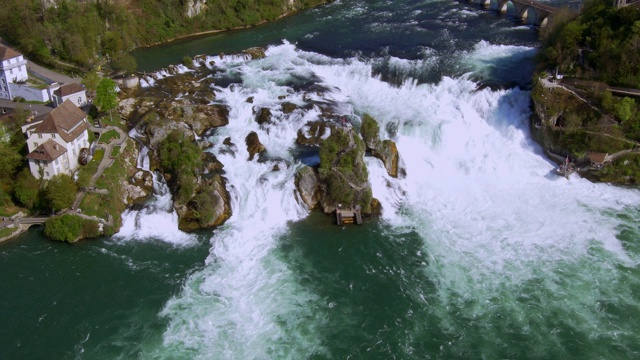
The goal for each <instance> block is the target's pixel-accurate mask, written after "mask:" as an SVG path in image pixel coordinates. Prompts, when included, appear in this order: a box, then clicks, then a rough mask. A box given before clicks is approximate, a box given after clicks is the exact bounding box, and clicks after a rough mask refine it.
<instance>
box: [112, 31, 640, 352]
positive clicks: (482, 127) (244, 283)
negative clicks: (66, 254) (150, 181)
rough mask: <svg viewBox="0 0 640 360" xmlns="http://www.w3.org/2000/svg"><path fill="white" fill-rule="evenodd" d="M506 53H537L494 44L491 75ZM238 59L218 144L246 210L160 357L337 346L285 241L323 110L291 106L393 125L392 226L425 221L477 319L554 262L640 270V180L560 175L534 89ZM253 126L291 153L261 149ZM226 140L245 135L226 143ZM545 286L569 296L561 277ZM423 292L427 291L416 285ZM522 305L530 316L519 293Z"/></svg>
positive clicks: (292, 54)
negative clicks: (629, 210)
mask: <svg viewBox="0 0 640 360" xmlns="http://www.w3.org/2000/svg"><path fill="white" fill-rule="evenodd" d="M505 51H506V52H508V53H509V54H511V55H513V54H514V53H516V54H517V53H518V52H530V51H531V50H530V49H528V48H519V47H509V48H505V47H501V46H493V45H488V44H486V43H483V44H479V46H477V47H476V52H475V53H474V54H471V59H476V60H474V61H475V63H474V64H475V65H474V66H477V69H478V70H479V71H482V69H484V68H485V67H486V66H487V63H489V62H491V61H492V59H495V58H502V57H507V55H505ZM517 57H518V56H516V58H517ZM477 59H481V60H477ZM238 61H239V62H238V63H233V62H227V63H225V64H223V65H224V66H226V67H227V71H229V72H235V73H239V74H240V76H241V79H242V84H241V85H234V86H231V87H228V88H220V89H217V90H218V96H217V99H218V100H219V101H221V102H223V103H225V104H227V105H229V107H230V109H231V110H230V115H229V120H230V121H229V125H228V126H225V127H222V128H219V129H217V131H216V133H215V135H214V136H213V137H212V138H211V139H210V140H211V141H212V143H214V144H215V146H214V149H213V150H212V151H213V152H214V153H215V154H216V156H217V157H218V159H219V160H220V161H221V162H222V163H223V164H225V171H226V174H225V176H226V178H227V180H228V184H229V185H228V187H229V190H230V193H231V196H232V209H233V216H232V218H231V219H230V220H229V221H228V222H227V224H226V225H225V226H224V227H223V228H221V229H219V230H217V231H216V232H215V233H214V235H213V237H212V239H211V250H210V256H209V257H208V259H207V261H206V266H205V267H204V268H203V269H202V270H199V271H197V272H196V273H194V274H192V275H191V276H190V277H189V278H188V280H187V281H186V283H185V285H184V287H183V288H182V291H181V293H180V294H178V295H177V296H176V297H174V298H173V299H171V300H170V301H169V302H168V303H167V304H166V306H165V308H164V309H163V311H162V313H161V314H162V316H165V317H166V318H167V320H168V324H169V325H168V328H167V330H166V332H165V334H164V344H163V347H162V348H160V349H151V350H149V353H148V355H149V356H150V357H153V358H174V357H180V356H188V357H190V358H201V359H206V358H238V359H262V358H291V359H294V358H295V359H298V358H305V357H307V356H309V355H311V354H322V353H323V352H325V351H326V350H325V349H324V344H323V339H321V338H319V337H318V336H315V335H314V334H315V333H316V331H315V330H316V329H319V328H321V327H322V326H326V325H327V324H326V323H325V321H326V319H325V317H324V315H323V314H325V311H326V308H327V304H324V299H322V298H321V296H320V295H319V294H316V293H314V292H313V291H312V289H310V288H309V287H304V286H302V285H301V284H299V283H298V282H296V281H295V277H294V276H293V275H294V274H293V273H292V272H291V270H290V269H289V268H288V266H287V264H286V263H285V262H283V261H282V260H281V259H280V258H279V257H278V256H276V255H275V251H274V249H275V248H276V246H277V241H278V238H279V237H280V236H283V234H286V231H287V222H289V221H295V220H299V219H301V218H303V217H305V216H306V214H307V212H306V210H305V209H304V207H302V206H301V205H300V204H298V203H297V202H296V199H295V196H294V183H293V177H294V174H295V172H296V170H297V169H298V168H299V166H300V164H299V163H298V162H297V161H296V159H295V158H294V157H293V156H292V155H291V151H290V150H291V148H292V147H293V144H294V140H295V137H296V132H297V130H298V129H299V128H301V127H303V126H304V124H305V123H306V122H307V121H310V120H315V119H317V117H318V116H319V114H320V112H319V110H318V109H317V108H313V109H311V110H301V109H298V110H296V111H295V112H293V113H292V114H283V113H282V112H281V111H280V110H279V109H280V107H279V105H278V104H279V103H280V102H282V101H289V102H293V103H296V104H300V105H302V104H304V103H305V102H307V101H310V100H313V101H317V102H322V103H325V104H331V106H332V107H333V109H334V112H335V113H336V114H339V115H351V116H352V118H357V117H358V116H360V115H361V114H363V113H369V114H371V115H372V116H373V117H374V118H376V119H377V120H378V121H379V122H380V125H381V126H380V127H381V129H382V131H381V136H382V137H383V138H390V139H392V140H394V141H396V143H397V146H398V149H399V152H400V154H401V157H402V167H403V168H404V169H405V170H406V176H402V177H401V178H400V179H393V178H390V177H389V176H388V175H387V174H386V172H385V170H384V168H383V167H382V165H381V164H380V163H379V162H378V161H377V160H375V159H367V165H368V168H369V172H370V181H371V183H372V186H373V191H374V197H377V198H378V199H379V200H380V201H381V203H382V205H383V207H384V213H383V221H385V222H386V223H388V224H389V226H390V227H391V228H392V229H397V231H398V232H399V233H401V232H403V231H406V229H414V230H415V231H416V232H417V233H418V234H419V235H420V236H421V238H422V239H423V241H424V245H423V250H424V251H425V252H426V253H427V254H428V259H430V263H429V264H428V265H427V266H425V269H424V271H425V274H426V276H427V277H428V278H429V279H431V280H432V281H433V282H434V283H437V284H438V295H439V297H440V299H441V300H442V304H449V303H452V304H462V303H465V301H469V300H472V301H473V303H474V304H476V305H474V306H472V307H471V308H470V309H469V310H468V311H469V312H470V314H471V315H470V316H472V317H473V316H476V315H478V314H480V315H481V314H483V313H485V312H490V311H492V308H491V307H486V306H484V304H485V303H484V302H485V301H489V300H490V299H491V298H492V296H494V295H495V294H496V293H497V292H501V291H502V292H506V293H510V292H511V291H515V290H514V289H516V288H517V287H518V286H520V285H521V284H523V283H526V282H527V281H529V280H531V279H539V278H540V277H541V275H540V274H541V273H542V274H546V275H545V276H547V278H549V279H555V278H556V277H557V276H556V275H555V272H556V271H559V270H558V269H567V268H569V269H573V270H575V269H579V267H578V266H577V265H576V266H573V265H575V264H579V263H585V262H586V263H589V262H591V261H592V258H593V254H592V253H593V251H598V252H604V253H606V254H608V255H607V256H608V257H609V258H612V259H613V260H612V261H613V262H614V263H620V264H631V265H633V264H636V265H637V263H638V259H636V258H633V257H632V256H630V255H629V254H627V253H626V252H625V250H624V248H623V247H622V246H621V243H620V241H619V240H618V239H617V238H616V234H617V230H616V227H617V226H619V225H620V220H618V219H616V218H614V217H612V216H611V215H610V213H611V212H612V211H613V212H618V211H622V210H623V209H624V208H625V207H628V206H633V205H635V204H637V203H638V201H639V200H640V196H639V195H638V193H637V191H635V190H628V189H622V188H617V187H613V186H608V185H604V184H593V183H590V182H588V181H586V180H583V179H580V178H578V177H573V178H571V179H570V180H566V179H564V178H561V177H557V176H555V175H554V174H553V168H554V165H553V164H552V163H551V162H549V161H548V160H547V159H545V158H544V156H543V155H542V154H541V153H542V152H541V150H540V149H539V147H538V146H537V145H535V144H534V143H533V142H532V141H531V140H530V136H529V133H528V116H529V110H528V108H529V94H528V93H527V92H526V91H522V90H518V89H511V90H499V91H492V90H490V89H483V90H478V89H477V85H476V84H475V83H474V82H473V81H471V80H469V79H468V78H466V77H462V78H457V79H453V78H443V79H442V81H440V82H439V83H438V84H423V85H418V84H416V82H414V81H411V80H409V81H406V82H405V83H404V84H402V85H400V86H397V87H395V86H392V85H390V84H388V83H385V82H383V81H381V80H380V79H378V78H376V77H373V76H372V75H371V74H372V69H371V65H370V64H367V63H363V62H361V61H357V60H346V61H345V60H334V59H330V58H327V57H324V56H321V55H318V54H314V53H306V52H302V51H298V50H297V49H296V48H295V46H294V45H291V44H284V45H280V46H277V47H272V48H270V49H269V50H268V52H267V57H266V58H265V59H262V60H257V61H244V60H243V61H240V59H239V60H238ZM221 66H222V65H221ZM399 66H403V65H402V64H399ZM300 79H313V81H315V82H317V83H319V85H321V86H322V88H323V89H325V90H323V91H313V92H308V93H306V94H305V93H303V92H300V91H296V90H294V87H293V86H291V84H292V83H296V81H299V80H300ZM279 96H284V97H285V98H286V100H281V99H279V98H278V97H279ZM249 97H253V103H249V102H247V101H246V100H247V98H249ZM261 107H269V108H270V109H272V114H273V123H272V124H269V125H266V126H259V125H258V124H257V123H256V122H255V120H254V117H255V115H254V112H253V110H254V109H257V108H261ZM250 131H255V132H256V133H257V134H258V135H259V137H260V140H261V142H262V143H263V144H264V145H265V147H266V148H267V151H268V154H269V158H270V159H276V160H268V161H266V162H263V163H261V162H258V161H257V159H254V160H253V161H248V160H247V158H248V153H247V151H246V149H245V146H244V138H245V137H246V136H247V134H248V133H249V132H250ZM226 137H230V138H231V140H232V141H233V142H234V143H235V145H234V146H232V147H230V148H229V147H227V146H225V145H223V144H222V141H223V140H224V139H225V138H226ZM275 164H278V167H279V168H280V169H279V170H277V171H274V169H273V167H274V165H275ZM149 215H150V214H149ZM126 216H130V215H126ZM147 216H148V215H147ZM129 227H130V224H129V223H127V226H125V227H123V229H128V228H129ZM128 231H131V230H128ZM139 233H140V232H139ZM389 241H393V240H392V237H390V239H389ZM591 268H593V267H591ZM591 270H593V269H591ZM585 271H586V270H579V271H578V274H577V275H576V276H579V277H581V278H586V277H588V276H592V275H593V276H595V277H597V278H598V279H601V280H603V281H606V277H607V276H610V272H608V271H606V270H604V269H602V270H601V271H597V272H595V273H592V272H589V273H587V272H585ZM545 276H542V277H543V278H544V277H545ZM545 286H546V287H545V290H550V291H555V290H557V287H558V284H557V283H556V282H554V281H553V280H551V281H550V282H549V284H546V285H545ZM505 289H506V290H505ZM422 291H423V290H422V289H415V292H416V296H417V297H423V296H424V294H421V292H422ZM584 301H585V303H584V304H582V303H580V304H574V305H572V306H573V307H574V308H575V311H576V312H580V313H581V314H584V313H588V312H589V311H591V310H589V309H590V307H591V306H593V304H594V302H596V301H597V297H593V298H588V299H587V300H584ZM507 308H508V309H509V310H510V311H511V310H512V311H514V313H517V312H518V311H523V310H522V309H520V308H518V305H517V302H514V303H510V304H509V305H508V306H507ZM434 311H435V312H436V313H438V312H439V315H438V316H441V317H442V319H443V320H442V322H443V326H445V327H446V326H455V324H451V323H450V322H451V320H450V319H449V318H448V315H447V312H448V310H446V306H443V307H442V309H440V310H438V309H436V310H434Z"/></svg>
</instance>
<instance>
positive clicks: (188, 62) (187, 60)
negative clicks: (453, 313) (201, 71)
mask: <svg viewBox="0 0 640 360" xmlns="http://www.w3.org/2000/svg"><path fill="white" fill-rule="evenodd" d="M182 64H183V65H184V66H186V67H188V68H189V69H193V59H192V58H190V57H189V56H185V57H183V58H182Z"/></svg>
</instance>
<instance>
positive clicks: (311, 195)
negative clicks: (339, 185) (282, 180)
mask: <svg viewBox="0 0 640 360" xmlns="http://www.w3.org/2000/svg"><path fill="white" fill-rule="evenodd" d="M295 184H296V191H297V194H298V195H299V197H300V200H302V202H304V203H305V204H306V205H307V208H308V209H315V208H317V207H318V203H319V201H320V197H321V193H320V187H319V184H320V183H319V181H318V173H317V171H316V170H314V169H313V168H312V167H309V166H305V167H303V168H301V169H300V170H298V172H297V173H296V178H295Z"/></svg>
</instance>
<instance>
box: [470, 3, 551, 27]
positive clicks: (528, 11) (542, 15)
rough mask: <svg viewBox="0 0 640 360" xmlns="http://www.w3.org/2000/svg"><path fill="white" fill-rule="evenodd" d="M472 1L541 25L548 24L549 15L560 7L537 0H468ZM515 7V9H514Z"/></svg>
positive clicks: (528, 22) (525, 21)
mask: <svg viewBox="0 0 640 360" xmlns="http://www.w3.org/2000/svg"><path fill="white" fill-rule="evenodd" d="M467 1H468V2H470V3H473V2H480V3H481V4H482V6H483V7H484V8H485V9H487V10H495V11H497V12H498V13H500V14H505V15H508V14H512V15H513V17H514V18H516V19H519V20H520V21H522V23H525V24H532V25H536V26H540V27H544V26H546V25H547V22H548V18H549V16H550V15H551V14H552V13H553V12H555V11H557V10H558V9H556V8H553V7H551V6H548V5H546V4H543V3H539V2H537V1H535V0H467ZM512 9H513V10H512Z"/></svg>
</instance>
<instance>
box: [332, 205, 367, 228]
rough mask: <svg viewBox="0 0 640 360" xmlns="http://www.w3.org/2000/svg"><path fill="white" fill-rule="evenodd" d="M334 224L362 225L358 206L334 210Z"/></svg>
mask: <svg viewBox="0 0 640 360" xmlns="http://www.w3.org/2000/svg"><path fill="white" fill-rule="evenodd" d="M336 224H337V225H338V226H341V225H345V224H358V225H362V213H361V212H360V206H356V207H355V208H348V209H341V208H338V209H336Z"/></svg>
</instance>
